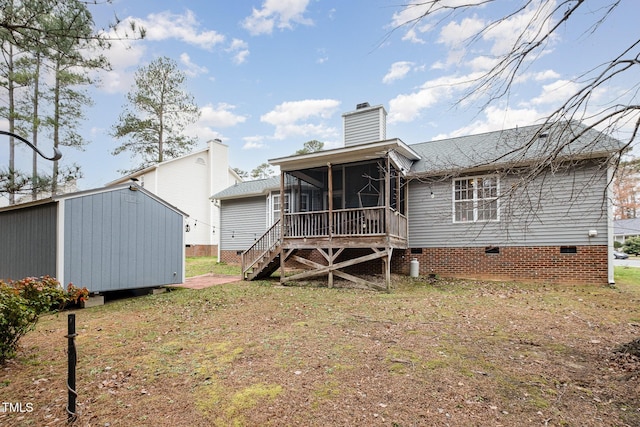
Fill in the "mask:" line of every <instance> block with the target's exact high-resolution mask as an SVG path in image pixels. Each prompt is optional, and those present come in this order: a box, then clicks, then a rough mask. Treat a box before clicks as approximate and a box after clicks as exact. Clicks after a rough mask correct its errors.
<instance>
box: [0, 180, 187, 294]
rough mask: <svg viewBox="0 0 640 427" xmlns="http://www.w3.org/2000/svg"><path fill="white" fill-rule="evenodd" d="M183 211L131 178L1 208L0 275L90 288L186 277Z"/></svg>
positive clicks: (169, 281)
mask: <svg viewBox="0 0 640 427" xmlns="http://www.w3.org/2000/svg"><path fill="white" fill-rule="evenodd" d="M184 223H185V214H184V213H183V212H182V211H180V210H179V209H177V208H175V207H174V206H172V205H170V204H168V203H167V202H166V201H164V200H162V199H160V198H159V197H157V196H156V195H154V194H153V193H151V192H150V191H148V190H146V189H145V188H142V187H140V186H138V185H136V184H133V183H131V184H120V185H116V186H111V187H103V188H97V189H93V190H87V191H81V192H77V193H70V194H64V195H56V196H53V197H52V198H48V199H43V200H39V201H35V202H30V203H25V204H21V205H13V206H9V207H5V208H1V209H0V240H1V241H2V242H3V245H4V248H5V250H3V253H2V257H0V279H2V280H7V279H21V278H23V277H29V276H34V277H38V276H43V275H49V276H52V277H56V278H57V279H58V280H59V281H60V283H62V284H67V283H73V284H74V285H76V286H79V287H82V286H84V287H86V288H87V289H88V290H89V291H90V292H91V293H94V294H95V293H102V292H108V291H117V290H125V289H138V288H147V287H157V286H161V285H168V284H176V283H182V282H183V281H184V234H185V233H184Z"/></svg>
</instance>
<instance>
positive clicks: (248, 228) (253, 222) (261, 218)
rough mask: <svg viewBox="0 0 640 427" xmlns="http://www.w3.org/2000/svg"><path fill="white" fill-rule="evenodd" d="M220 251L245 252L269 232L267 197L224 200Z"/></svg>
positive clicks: (222, 204)
mask: <svg viewBox="0 0 640 427" xmlns="http://www.w3.org/2000/svg"><path fill="white" fill-rule="evenodd" d="M220 209H221V211H220V218H221V220H220V228H221V230H220V233H221V234H220V249H221V250H223V251H228V250H236V251H244V250H246V249H248V248H249V247H250V246H251V245H253V243H254V242H255V239H256V238H260V236H262V235H263V234H264V232H265V231H266V230H267V198H266V196H258V197H250V198H245V199H230V200H223V201H222V203H221V208H220Z"/></svg>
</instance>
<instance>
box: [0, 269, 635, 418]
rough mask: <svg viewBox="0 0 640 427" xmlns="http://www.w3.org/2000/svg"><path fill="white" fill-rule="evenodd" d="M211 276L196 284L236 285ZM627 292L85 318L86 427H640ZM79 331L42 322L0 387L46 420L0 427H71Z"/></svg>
mask: <svg viewBox="0 0 640 427" xmlns="http://www.w3.org/2000/svg"><path fill="white" fill-rule="evenodd" d="M200 261H203V262H202V264H203V265H200V266H199V267H197V268H196V264H200ZM210 261H212V260H209V261H204V260H197V261H196V260H189V264H190V267H189V268H190V270H189V271H190V272H193V274H202V273H203V272H204V273H206V272H210V271H214V270H211V269H215V268H218V267H221V268H222V267H224V268H227V267H228V266H222V265H213V266H212V263H211V262H210ZM236 268H237V267H236ZM233 274H237V272H234V273H233ZM616 282H617V283H616V286H615V287H607V286H560V285H541V284H514V283H505V282H477V281H462V280H444V279H442V280H438V281H437V282H435V283H426V282H424V281H420V280H412V279H409V278H406V277H396V278H395V284H396V286H395V289H394V291H393V292H392V293H380V292H372V291H365V290H356V289H346V288H334V289H327V288H324V287H312V286H306V287H283V286H279V284H278V283H277V282H276V281H257V282H236V283H231V284H227V285H220V286H215V287H211V288H208V289H202V290H189V289H180V290H176V291H173V292H169V293H165V294H160V295H149V296H144V297H139V298H131V299H126V300H120V301H115V302H112V303H109V304H106V305H104V306H101V307H94V308H90V309H85V310H78V311H77V312H76V315H77V325H78V326H77V329H78V334H79V335H78V338H77V344H78V371H77V377H78V381H77V383H78V387H77V388H78V393H79V395H78V412H79V418H78V421H77V423H76V424H75V425H78V426H105V425H109V426H111V427H116V426H165V425H171V426H209V425H217V426H281V425H287V426H329V425H339V426H356V425H358V426H360V425H363V426H364V425H366V426H396V427H397V426H523V425H539V426H636V425H640V388H639V386H638V379H639V376H638V373H639V372H640V364H639V362H638V359H637V358H635V357H632V356H630V355H621V354H619V353H616V352H615V351H614V350H615V349H616V348H617V347H618V346H619V345H621V344H623V343H628V342H631V341H633V340H634V339H636V338H638V337H639V336H640V305H639V302H640V277H639V276H638V275H637V274H636V272H635V271H629V269H625V268H623V267H620V268H616ZM66 322H67V316H66V313H60V314H55V315H47V316H44V317H42V319H41V321H40V322H39V323H38V325H37V328H36V329H35V330H34V331H32V332H30V333H29V334H27V335H26V336H25V337H24V338H23V340H22V341H21V349H20V352H19V356H18V358H17V359H15V360H14V361H10V362H9V363H8V364H7V365H6V366H5V367H4V369H3V370H2V371H1V373H0V396H2V399H3V401H6V402H22V403H23V406H24V405H26V404H27V403H31V404H32V406H33V411H32V412H25V413H2V412H0V425H3V426H5V425H6V426H25V425H26V426H29V425H33V426H42V425H61V424H64V422H65V420H66V415H65V412H64V405H65V404H66V399H67V391H66V386H65V380H66V346H67V340H66V339H65V338H64V335H65V334H66Z"/></svg>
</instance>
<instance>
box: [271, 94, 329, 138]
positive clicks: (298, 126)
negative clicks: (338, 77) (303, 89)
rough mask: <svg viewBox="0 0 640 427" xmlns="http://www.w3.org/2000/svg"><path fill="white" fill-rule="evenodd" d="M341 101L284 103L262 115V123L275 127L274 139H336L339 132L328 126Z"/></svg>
mask: <svg viewBox="0 0 640 427" xmlns="http://www.w3.org/2000/svg"><path fill="white" fill-rule="evenodd" d="M339 106H340V101H338V100H335V99H306V100H302V101H290V102H283V103H282V104H280V105H277V106H276V108H275V109H273V110H272V111H270V112H268V113H266V114H264V115H262V117H260V121H262V122H264V123H269V124H271V125H273V126H275V128H276V130H275V132H274V136H273V138H275V139H286V138H289V137H307V136H309V137H314V138H317V139H322V138H325V139H330V138H335V137H336V135H337V132H338V131H337V130H336V129H335V128H332V127H330V126H328V125H327V124H326V122H325V121H326V120H327V119H329V118H331V116H332V115H333V114H334V113H335V112H336V110H337V108H338V107H339Z"/></svg>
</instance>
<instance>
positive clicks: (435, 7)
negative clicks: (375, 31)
mask: <svg viewBox="0 0 640 427" xmlns="http://www.w3.org/2000/svg"><path fill="white" fill-rule="evenodd" d="M625 2H628V0H626V1H625V0H606V1H604V0H595V1H594V0H521V1H517V2H508V3H505V2H499V1H497V0H467V1H461V0H427V1H415V2H411V3H409V4H407V5H405V10H409V11H411V13H409V14H408V15H407V17H408V19H407V20H406V21H405V22H404V23H403V24H402V26H404V27H409V28H413V27H416V26H418V25H421V24H425V23H426V21H429V23H428V24H429V25H430V26H432V27H438V26H440V27H441V26H443V25H446V24H447V23H448V22H449V21H450V20H451V19H454V18H461V17H462V16H467V15H469V14H472V13H475V12H480V10H481V8H484V7H487V6H491V5H492V4H498V3H500V6H502V7H504V8H505V9H504V13H503V14H502V15H501V16H499V17H498V18H496V19H494V20H492V21H490V22H489V23H488V24H487V25H485V26H484V27H483V28H482V29H480V30H479V31H477V32H476V33H475V34H473V35H472V36H471V37H470V38H469V39H468V40H467V42H468V46H467V48H468V49H473V46H474V44H479V43H481V41H482V39H483V37H484V36H485V35H486V34H488V33H489V32H491V31H493V30H494V29H496V28H497V27H499V26H500V25H502V24H503V23H505V22H506V21H507V20H509V19H513V18H518V17H520V18H522V19H528V21H527V23H526V25H524V26H521V27H520V28H522V29H521V30H520V32H519V33H518V34H515V37H514V40H515V41H514V42H513V44H512V45H511V48H510V49H509V50H508V51H507V52H506V53H504V54H500V55H498V56H496V57H495V58H492V59H493V63H492V66H490V67H488V68H487V70H486V71H485V72H483V73H481V74H479V75H476V76H474V77H473V79H472V80H471V81H468V82H466V83H467V84H469V89H468V90H467V91H466V92H465V94H464V95H463V97H462V98H461V99H460V100H459V101H458V102H463V101H469V100H471V99H477V98H478V94H483V95H484V98H483V100H482V101H481V102H482V103H483V107H487V106H489V105H491V104H492V103H494V102H496V101H497V100H499V99H503V98H505V97H508V96H509V94H510V91H511V90H512V87H513V85H514V82H515V81H516V80H517V79H518V77H520V76H522V74H523V73H525V72H527V71H528V69H529V68H530V66H531V64H532V63H533V62H534V61H536V59H538V58H540V57H541V56H542V55H543V54H544V51H545V49H547V48H548V45H549V44H550V43H551V41H552V39H553V38H554V37H556V36H557V35H558V33H559V32H560V30H561V29H562V28H563V27H564V26H567V25H572V24H573V22H574V18H575V16H576V15H577V13H578V12H579V11H581V12H585V13H588V14H590V15H591V16H592V25H591V26H590V27H589V28H588V29H587V30H586V34H585V37H597V36H598V35H599V34H600V33H599V31H601V30H602V27H603V23H604V22H605V21H607V19H609V18H610V17H611V15H612V14H613V12H614V10H616V8H618V7H620V5H621V4H622V3H625ZM509 7H511V8H512V10H507V9H506V8H509ZM532 11H533V13H532ZM628 34H629V41H628V43H626V44H625V45H624V46H625V47H623V48H622V49H621V50H620V51H617V52H615V51H612V52H611V55H610V57H611V59H610V60H608V61H606V62H603V63H598V64H591V65H590V67H589V68H587V69H585V70H579V71H578V72H577V73H576V77H575V78H574V79H573V81H574V83H577V85H578V90H576V92H575V93H573V94H572V95H571V96H570V97H568V98H567V99H566V100H565V101H564V102H563V103H562V104H561V105H559V106H557V108H556V109H555V110H554V111H553V112H552V113H551V114H549V115H548V116H547V117H546V121H545V123H544V124H551V123H558V122H562V121H567V122H570V121H574V120H575V121H580V122H582V123H584V124H586V127H585V128H584V131H583V133H585V132H588V131H589V130H590V129H597V130H599V131H601V132H603V133H605V134H607V135H610V136H612V137H616V138H621V135H626V136H624V137H622V139H623V142H624V146H625V148H629V147H631V145H632V144H633V142H634V141H635V139H636V137H637V134H638V129H639V128H640V114H639V112H640V105H639V103H638V85H639V84H640V82H638V81H636V82H634V83H633V85H632V86H631V87H628V88H627V93H626V94H624V99H618V100H614V101H611V102H610V103H608V104H604V105H600V104H597V103H596V102H591V101H592V100H593V98H594V95H595V93H596V91H598V90H600V89H605V90H606V89H607V85H608V84H611V83H613V82H614V81H616V80H617V79H618V78H620V77H621V76H623V75H624V76H627V77H628V76H629V75H631V74H633V73H634V72H635V73H637V68H634V67H638V66H640V40H638V39H636V35H635V34H633V33H632V32H629V33H628ZM622 129H626V131H625V132H621V130H622ZM565 136H566V135H565ZM581 136H582V134H578V135H573V136H572V137H570V138H565V142H564V143H565V144H572V143H573V142H574V141H575V139H577V138H580V137H581ZM528 148H530V147H529V146H525V147H518V148H517V150H526V149H528ZM561 149H562V147H555V150H550V152H549V159H551V158H553V157H554V156H557V154H558V152H559V151H558V150H561ZM496 160H499V159H496Z"/></svg>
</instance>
